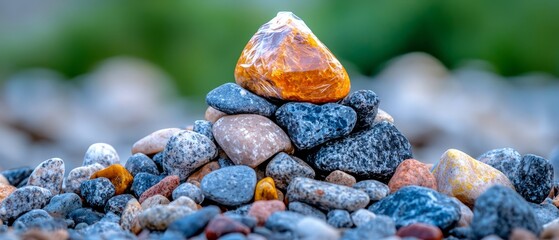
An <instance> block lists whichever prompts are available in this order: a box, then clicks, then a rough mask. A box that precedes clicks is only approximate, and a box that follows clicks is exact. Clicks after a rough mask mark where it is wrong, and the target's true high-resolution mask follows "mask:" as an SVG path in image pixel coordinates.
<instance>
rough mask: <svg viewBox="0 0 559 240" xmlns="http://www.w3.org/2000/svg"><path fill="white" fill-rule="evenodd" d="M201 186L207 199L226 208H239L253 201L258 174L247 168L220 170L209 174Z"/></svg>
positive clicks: (234, 167)
mask: <svg viewBox="0 0 559 240" xmlns="http://www.w3.org/2000/svg"><path fill="white" fill-rule="evenodd" d="M200 186H201V188H202V192H203V193H204V196H205V197H206V198H207V199H210V200H212V201H214V202H217V203H219V204H223V205H226V206H238V205H241V204H243V203H247V202H250V201H251V200H252V197H253V196H254V189H255V187H256V172H255V171H254V169H252V168H250V167H247V166H233V167H226V168H220V169H218V170H215V171H213V172H210V173H208V174H207V175H206V176H205V177H204V178H203V179H202V182H201V184H200Z"/></svg>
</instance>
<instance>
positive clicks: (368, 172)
mask: <svg viewBox="0 0 559 240" xmlns="http://www.w3.org/2000/svg"><path fill="white" fill-rule="evenodd" d="M409 158H412V153H411V145H410V143H409V142H408V140H407V139H406V138H405V137H404V135H402V134H401V133H400V131H398V129H396V127H394V125H392V124H391V123H388V122H381V123H378V124H376V125H374V126H373V127H372V128H371V129H368V130H364V131H360V132H355V133H352V134H350V135H349V136H347V137H345V138H342V139H336V140H332V141H330V142H327V143H325V144H324V145H322V146H321V147H320V148H319V149H318V150H317V151H316V152H314V153H312V154H310V155H309V157H308V158H307V161H308V162H309V163H311V165H313V166H315V169H318V170H320V171H325V172H331V171H334V170H342V171H344V172H346V173H349V174H352V175H353V176H355V177H360V178H367V179H375V180H380V181H384V182H388V180H390V178H391V177H392V175H393V174H394V171H396V167H398V165H399V164H400V163H401V162H402V161H404V160H405V159H409Z"/></svg>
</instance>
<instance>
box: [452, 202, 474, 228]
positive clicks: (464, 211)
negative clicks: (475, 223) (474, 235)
mask: <svg viewBox="0 0 559 240" xmlns="http://www.w3.org/2000/svg"><path fill="white" fill-rule="evenodd" d="M452 200H454V202H455V203H456V204H458V206H459V207H460V220H459V221H458V224H457V226H458V227H468V226H470V224H471V223H472V219H473V218H474V212H473V211H472V209H470V207H468V206H466V204H464V203H462V202H460V200H458V198H452Z"/></svg>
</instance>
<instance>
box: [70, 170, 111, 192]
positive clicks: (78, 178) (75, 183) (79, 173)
mask: <svg viewBox="0 0 559 240" xmlns="http://www.w3.org/2000/svg"><path fill="white" fill-rule="evenodd" d="M103 168H104V167H103V165H101V164H99V163H94V164H91V165H87V166H82V167H77V168H74V169H72V171H70V173H68V177H66V179H65V183H64V186H65V189H64V191H65V192H73V193H76V194H78V195H79V194H80V186H81V185H82V182H83V181H85V180H89V179H90V178H91V175H93V173H95V172H98V171H100V170H102V169H103Z"/></svg>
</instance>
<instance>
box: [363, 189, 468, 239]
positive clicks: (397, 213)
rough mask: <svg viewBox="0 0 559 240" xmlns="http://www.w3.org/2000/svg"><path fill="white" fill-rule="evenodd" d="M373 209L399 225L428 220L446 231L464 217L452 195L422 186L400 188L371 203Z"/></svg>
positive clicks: (427, 222)
mask: <svg viewBox="0 0 559 240" xmlns="http://www.w3.org/2000/svg"><path fill="white" fill-rule="evenodd" d="M369 211H371V212H373V213H375V214H377V215H386V216H389V217H391V218H392V219H394V222H395V223H396V227H397V228H400V227H403V226H407V225H410V224H413V223H426V224H431V225H434V226H437V227H439V228H440V229H442V230H443V231H446V230H450V229H452V228H453V227H454V226H455V225H456V223H458V221H459V220H460V207H459V206H458V204H456V203H455V202H454V201H453V200H452V199H451V198H450V197H448V196H446V195H444V194H441V193H438V192H436V191H435V190H433V189H430V188H425V187H419V186H407V187H403V188H400V190H398V191H396V192H395V193H393V194H391V195H389V196H387V197H385V198H383V199H382V200H380V201H378V202H377V203H375V204H373V205H371V206H370V207H369Z"/></svg>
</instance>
